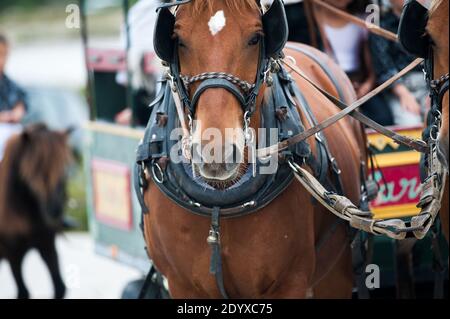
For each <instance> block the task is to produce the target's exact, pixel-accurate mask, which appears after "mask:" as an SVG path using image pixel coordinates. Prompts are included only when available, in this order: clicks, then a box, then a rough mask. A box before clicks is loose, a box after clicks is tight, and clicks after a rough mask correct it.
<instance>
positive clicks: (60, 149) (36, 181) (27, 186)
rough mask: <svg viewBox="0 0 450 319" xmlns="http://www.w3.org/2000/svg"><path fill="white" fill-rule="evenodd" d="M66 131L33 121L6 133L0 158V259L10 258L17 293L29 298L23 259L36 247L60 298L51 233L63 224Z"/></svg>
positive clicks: (67, 151)
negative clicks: (20, 130) (1, 158)
mask: <svg viewBox="0 0 450 319" xmlns="http://www.w3.org/2000/svg"><path fill="white" fill-rule="evenodd" d="M68 135H69V131H67V132H53V131H50V130H48V129H47V127H45V126H44V125H41V124H35V125H32V126H29V127H27V128H25V130H24V131H23V132H22V133H20V134H18V135H15V136H13V137H11V138H10V139H9V140H8V142H7V145H6V149H5V153H4V158H3V160H2V162H1V163H0V262H1V259H2V258H5V259H6V260H8V261H9V263H10V265H11V270H12V273H13V276H14V279H15V281H16V284H17V288H18V298H28V297H29V292H28V289H27V287H26V285H25V282H24V280H23V276H22V261H23V258H24V257H25V255H26V253H27V252H28V250H29V249H31V248H36V249H37V250H38V251H39V253H40V254H41V256H42V258H43V260H44V262H45V263H46V264H47V267H48V268H49V270H50V275H51V278H52V280H53V285H54V289H55V298H63V297H64V294H65V291H66V287H65V285H64V282H63V280H62V277H61V274H60V270H59V265H58V256H57V252H56V247H55V235H56V233H57V232H58V231H60V230H62V218H63V212H64V206H65V200H66V194H65V181H66V168H67V165H68V164H69V162H70V160H71V151H70V148H69V147H68V144H67V137H68Z"/></svg>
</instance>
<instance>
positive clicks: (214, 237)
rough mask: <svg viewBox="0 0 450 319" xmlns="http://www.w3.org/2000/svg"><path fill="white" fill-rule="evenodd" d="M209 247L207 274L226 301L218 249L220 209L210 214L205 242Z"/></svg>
mask: <svg viewBox="0 0 450 319" xmlns="http://www.w3.org/2000/svg"><path fill="white" fill-rule="evenodd" d="M207 242H208V244H209V245H210V246H211V264H210V267H209V272H210V273H211V274H212V275H214V277H215V278H216V284H217V288H218V289H219V292H220V294H221V295H222V297H223V298H224V299H228V295H227V292H226V290H225V284H224V282H223V270H222V252H221V249H220V207H214V209H213V212H212V214H211V230H210V231H209V236H208V240H207Z"/></svg>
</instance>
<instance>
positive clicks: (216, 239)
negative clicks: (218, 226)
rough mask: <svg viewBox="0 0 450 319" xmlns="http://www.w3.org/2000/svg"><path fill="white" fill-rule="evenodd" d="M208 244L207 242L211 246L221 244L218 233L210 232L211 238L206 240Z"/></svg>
mask: <svg viewBox="0 0 450 319" xmlns="http://www.w3.org/2000/svg"><path fill="white" fill-rule="evenodd" d="M206 242H207V243H208V244H209V245H212V244H217V243H218V242H219V237H218V236H217V233H216V232H215V231H210V232H209V236H208V238H207V239H206Z"/></svg>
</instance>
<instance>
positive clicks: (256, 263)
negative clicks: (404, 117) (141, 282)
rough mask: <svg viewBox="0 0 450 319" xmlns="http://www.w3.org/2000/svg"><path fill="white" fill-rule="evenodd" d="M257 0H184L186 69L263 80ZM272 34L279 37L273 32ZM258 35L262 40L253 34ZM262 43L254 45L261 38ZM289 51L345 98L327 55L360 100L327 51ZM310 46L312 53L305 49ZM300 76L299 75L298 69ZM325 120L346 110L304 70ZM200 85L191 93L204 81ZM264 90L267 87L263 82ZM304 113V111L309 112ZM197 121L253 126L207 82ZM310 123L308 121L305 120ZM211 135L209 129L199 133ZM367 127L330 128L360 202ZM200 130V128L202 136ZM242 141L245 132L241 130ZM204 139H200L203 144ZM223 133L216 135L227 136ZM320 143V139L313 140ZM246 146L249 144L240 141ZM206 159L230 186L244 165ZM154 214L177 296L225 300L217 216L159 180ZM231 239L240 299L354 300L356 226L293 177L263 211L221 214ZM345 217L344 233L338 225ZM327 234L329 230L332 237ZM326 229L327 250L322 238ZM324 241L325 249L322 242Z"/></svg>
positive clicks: (229, 263)
mask: <svg viewBox="0 0 450 319" xmlns="http://www.w3.org/2000/svg"><path fill="white" fill-rule="evenodd" d="M258 3H259V1H256V0H224V1H217V0H201V1H200V0H194V1H193V2H191V3H189V4H186V5H183V6H180V8H179V10H178V12H177V16H176V24H175V34H174V37H177V38H178V39H179V40H180V42H181V43H182V46H180V48H179V56H180V64H181V71H182V73H183V74H188V75H195V74H199V73H202V72H209V71H223V72H226V73H231V74H234V75H236V76H238V77H239V78H241V79H243V80H246V81H248V82H250V83H252V82H253V81H254V79H255V74H256V70H257V63H258V62H257V61H258V54H259V48H258V45H249V41H250V40H251V39H254V38H255V36H256V35H259V34H262V33H263V31H262V21H261V13H260V10H259V8H258ZM219 10H223V11H224V14H225V16H226V26H225V27H224V28H223V30H222V31H221V32H220V33H218V34H217V35H215V36H212V34H211V33H210V31H209V28H208V21H209V20H210V18H211V16H212V15H213V14H214V13H215V12H217V11H219ZM265 36H270V35H265ZM251 42H253V41H251ZM253 44H254V43H253ZM290 47H292V49H287V50H286V51H285V53H286V54H287V55H290V56H292V57H294V58H295V59H296V60H297V63H298V65H299V66H300V67H301V68H302V69H303V71H304V72H305V73H306V74H307V75H308V76H310V77H311V78H312V79H314V80H315V81H317V83H319V84H320V85H321V86H322V87H324V88H325V89H327V90H329V91H330V92H331V93H333V94H335V95H336V96H337V88H336V86H335V85H334V84H333V82H332V81H331V80H330V78H329V77H328V76H327V75H326V73H325V71H324V70H323V69H322V68H321V67H320V66H319V64H318V63H317V61H316V59H314V57H316V58H317V59H320V60H322V61H323V62H324V64H326V65H327V66H328V68H329V71H330V72H331V73H332V74H333V75H334V77H335V78H337V79H338V83H339V85H340V86H341V89H342V90H343V91H344V92H345V100H346V102H347V103H351V102H352V101H353V100H354V99H355V93H354V91H353V89H352V86H351V83H350V81H349V80H348V78H347V77H346V75H345V74H344V73H343V72H342V71H341V70H340V69H339V68H338V67H337V66H336V65H335V64H334V63H333V62H332V61H331V60H330V59H329V58H327V57H326V56H325V55H324V54H321V53H320V52H318V51H316V50H314V49H312V48H308V47H305V46H302V47H300V46H297V45H294V44H290ZM298 48H303V50H306V51H307V52H308V53H309V54H304V53H301V52H299V50H297V49H298ZM293 76H294V75H293ZM294 78H295V80H296V82H297V85H298V86H299V88H300V89H301V91H302V93H303V94H304V96H305V98H306V100H307V102H308V103H309V105H311V106H312V110H313V112H314V114H315V116H316V117H317V119H318V120H319V121H323V120H324V119H326V118H327V117H329V116H331V115H333V114H335V113H336V112H338V111H339V110H338V109H337V108H336V107H335V106H334V105H333V104H332V103H330V101H329V100H327V99H326V98H325V97H324V96H323V95H321V94H320V93H319V92H318V91H317V90H316V89H314V88H313V87H312V86H311V85H310V84H308V83H307V82H306V81H305V80H303V79H301V78H299V77H295V76H294ZM196 87H197V86H196V85H193V86H192V87H191V88H190V90H191V92H190V93H191V94H192V92H193V90H195V89H196ZM263 91H264V90H263ZM263 100H264V92H261V94H260V95H259V96H258V99H257V112H256V114H255V115H254V116H253V117H252V122H251V126H252V127H253V128H258V127H260V123H259V121H258V120H257V119H259V118H260V117H259V113H260V112H261V108H262V107H263V106H262V105H263ZM303 116H304V115H303ZM196 118H197V120H201V122H202V129H203V130H204V129H206V128H217V129H219V130H220V131H221V132H222V134H223V135H222V136H225V129H226V128H238V129H239V130H238V131H239V132H241V131H242V129H243V123H242V119H243V111H242V108H241V106H240V104H239V103H238V101H237V100H236V99H235V98H234V97H233V95H232V94H230V93H229V92H228V91H226V90H223V89H210V90H207V91H206V92H205V93H204V94H203V95H202V96H201V98H200V100H199V103H198V106H197V113H196ZM304 122H305V123H306V121H304ZM197 133H201V132H197ZM363 134H364V133H363V132H362V130H361V129H360V127H359V125H357V124H356V123H354V122H353V121H352V120H351V119H348V118H347V119H344V120H342V121H340V122H339V123H337V124H335V125H334V126H332V127H330V128H329V129H327V130H326V131H325V135H326V137H327V139H328V142H329V144H330V149H331V152H332V154H333V155H334V156H335V157H336V158H337V160H338V162H339V165H340V167H341V170H342V178H343V185H344V188H345V194H346V196H348V197H349V198H351V200H352V201H354V202H355V203H358V202H359V199H360V198H359V197H360V176H359V175H360V161H361V160H362V159H364V157H365V154H363V152H362V151H361V150H363V149H365V145H364V139H363V136H364V135H363ZM198 136H200V134H195V133H194V139H196V138H198ZM233 138H234V139H235V140H234V141H232V142H234V143H235V144H236V145H237V147H238V148H240V147H242V143H240V142H239V141H240V140H242V138H243V137H242V136H239V134H237V135H235V136H234V137H233ZM195 142H197V143H202V141H201V140H194V143H195ZM220 142H221V141H214V143H220ZM309 144H310V145H311V147H312V148H313V152H315V150H314V145H315V142H314V140H313V139H311V140H309ZM238 151H239V152H241V153H244V152H245V150H244V149H242V148H241V149H238ZM209 165H214V163H213V164H208V163H204V164H202V165H201V167H198V171H199V173H200V178H203V179H205V180H210V179H211V172H214V178H215V179H216V180H217V181H220V185H222V186H223V184H224V183H225V184H226V183H231V182H233V179H235V178H236V176H238V178H239V173H240V170H241V168H242V167H240V165H235V166H233V167H231V168H230V167H227V166H219V167H217V166H215V167H212V166H209ZM145 202H146V205H147V206H148V207H150V211H151V212H150V214H148V215H145V216H144V230H145V238H146V242H147V247H148V253H149V255H150V256H151V258H152V260H153V261H154V263H155V265H156V266H157V268H158V270H159V271H160V272H162V274H163V275H164V276H166V277H167V279H168V283H169V290H170V294H171V296H172V297H174V298H220V297H221V294H220V292H219V290H218V288H217V285H216V282H215V279H214V276H212V275H210V273H209V263H210V257H211V251H210V248H209V247H208V244H207V242H206V236H207V234H208V231H209V227H210V220H209V219H208V218H204V217H199V216H196V215H193V214H191V213H189V212H187V211H186V210H185V209H183V208H180V207H179V206H177V205H176V204H174V203H173V202H172V201H171V200H169V199H168V198H167V197H166V196H165V195H164V194H163V193H162V192H160V191H159V189H158V188H157V187H156V185H155V184H154V183H152V182H150V186H149V188H148V189H147V190H146V192H145ZM221 225H222V226H221V227H222V228H221V245H222V257H223V268H224V281H225V288H226V291H227V293H228V295H229V297H231V298H306V297H312V296H313V297H315V298H349V297H351V296H352V287H353V278H352V277H353V276H352V262H351V251H350V242H349V235H348V229H347V227H346V226H345V225H343V224H336V218H335V217H334V216H332V215H331V214H330V213H329V212H327V211H325V210H324V209H323V208H322V207H321V206H320V205H318V204H317V203H315V202H314V201H313V200H312V198H311V195H309V194H308V193H307V192H306V191H305V189H304V188H303V187H302V186H301V185H300V184H299V183H296V182H293V183H292V184H291V185H290V186H289V187H288V188H287V190H285V191H284V192H283V193H282V194H281V195H280V196H279V197H278V198H276V199H275V200H274V201H273V202H272V203H270V204H269V205H268V206H266V207H264V208H262V209H261V210H259V211H258V212H256V213H254V214H251V215H247V216H245V217H240V218H236V219H226V220H222V221H221ZM334 225H337V229H336V230H335V231H332V232H330V229H331V228H332V227H333V226H334ZM327 234H328V235H329V238H326V236H327ZM324 237H325V241H324V242H323V245H320V246H321V248H320V249H319V248H318V247H317V245H318V243H319V242H320V241H321V240H322V239H323V238H324ZM316 248H317V249H316Z"/></svg>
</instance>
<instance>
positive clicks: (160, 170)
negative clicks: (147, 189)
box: [152, 163, 164, 184]
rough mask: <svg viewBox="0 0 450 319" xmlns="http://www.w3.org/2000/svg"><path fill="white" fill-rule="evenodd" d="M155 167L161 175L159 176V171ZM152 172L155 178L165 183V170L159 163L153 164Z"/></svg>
mask: <svg viewBox="0 0 450 319" xmlns="http://www.w3.org/2000/svg"><path fill="white" fill-rule="evenodd" d="M155 168H156V169H157V170H158V171H157V172H158V173H159V175H160V176H158V174H157V172H156V171H155ZM152 174H153V178H154V179H155V181H156V182H157V183H158V184H164V172H163V170H162V169H161V166H159V164H158V163H153V165H152Z"/></svg>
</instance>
